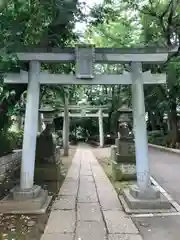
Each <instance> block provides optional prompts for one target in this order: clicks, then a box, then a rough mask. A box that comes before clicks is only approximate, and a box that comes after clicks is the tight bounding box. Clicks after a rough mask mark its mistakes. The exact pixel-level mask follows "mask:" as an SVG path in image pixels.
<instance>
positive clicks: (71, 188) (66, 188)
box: [59, 181, 78, 196]
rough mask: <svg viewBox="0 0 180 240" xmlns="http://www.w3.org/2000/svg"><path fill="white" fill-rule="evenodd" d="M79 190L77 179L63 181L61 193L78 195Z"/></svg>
mask: <svg viewBox="0 0 180 240" xmlns="http://www.w3.org/2000/svg"><path fill="white" fill-rule="evenodd" d="M77 191H78V182H77V181H66V182H64V183H63V185H62V187H61V189H60V191H59V195H65V196H67V195H69V196H72V195H73V196H76V195H77Z"/></svg>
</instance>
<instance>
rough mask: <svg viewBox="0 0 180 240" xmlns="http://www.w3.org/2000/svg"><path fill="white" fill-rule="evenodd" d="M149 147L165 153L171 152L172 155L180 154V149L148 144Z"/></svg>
mask: <svg viewBox="0 0 180 240" xmlns="http://www.w3.org/2000/svg"><path fill="white" fill-rule="evenodd" d="M148 146H149V147H152V148H156V149H159V150H163V151H165V152H171V153H176V154H180V150H179V149H173V148H167V147H162V146H159V145H155V144H150V143H149V144H148Z"/></svg>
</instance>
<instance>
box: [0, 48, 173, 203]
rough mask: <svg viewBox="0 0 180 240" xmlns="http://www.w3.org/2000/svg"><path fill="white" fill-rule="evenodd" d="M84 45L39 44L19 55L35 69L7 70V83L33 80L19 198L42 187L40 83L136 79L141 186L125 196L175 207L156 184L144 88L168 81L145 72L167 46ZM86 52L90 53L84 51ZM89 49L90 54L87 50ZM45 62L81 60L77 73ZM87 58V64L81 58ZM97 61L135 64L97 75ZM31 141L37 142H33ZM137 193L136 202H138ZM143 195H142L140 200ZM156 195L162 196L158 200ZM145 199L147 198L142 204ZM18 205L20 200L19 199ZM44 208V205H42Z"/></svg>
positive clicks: (163, 54)
mask: <svg viewBox="0 0 180 240" xmlns="http://www.w3.org/2000/svg"><path fill="white" fill-rule="evenodd" d="M84 48H85V47H84V46H83V48H82V49H81V47H78V48H76V49H63V50H61V49H55V50H53V49H52V50H51V52H45V51H43V52H42V50H40V49H39V50H38V49H37V50H36V49H33V50H32V51H31V52H29V51H27V50H26V52H23V51H22V52H18V53H16V54H17V57H18V59H19V60H20V61H24V62H29V72H24V71H21V72H20V73H19V74H18V73H14V74H7V76H6V78H5V79H4V82H5V83H7V84H14V83H16V84H17V83H19V84H24V83H26V84H28V91H27V103H26V114H25V126H24V138H23V152H22V161H21V177H20V187H18V188H15V189H14V192H13V197H14V198H16V199H17V198H21V197H22V196H23V199H26V197H27V198H33V197H34V196H36V197H37V194H39V191H40V188H39V187H36V186H34V165H35V164H34V163H35V148H36V134H37V128H38V107H39V94H40V84H48V85H49V84H65V85H68V84H75V85H76V84H80V85H87V84H89V85H94V84H95V85H100V84H103V85H104V84H109V85H113V84H131V85H132V103H133V104H132V105H133V119H134V120H133V121H134V133H135V148H136V171H137V186H135V187H132V188H131V189H130V191H128V192H124V197H125V198H126V201H127V203H128V206H129V207H131V208H133V207H134V206H136V207H137V206H138V207H139V208H141V207H142V208H146V207H147V204H145V202H144V200H145V201H146V202H147V199H148V201H149V202H148V206H150V205H152V202H153V204H154V206H155V205H156V207H157V208H158V207H159V208H162V207H163V206H164V207H165V206H166V208H167V207H169V205H168V204H167V201H165V200H164V202H163V201H162V199H161V196H160V193H159V191H158V190H157V189H155V188H154V187H153V186H151V182H150V171H149V160H148V142H147V130H146V120H145V106H144V91H143V84H163V83H165V82H166V75H165V74H151V73H150V72H149V71H148V72H142V63H146V64H148V63H163V62H165V61H166V60H167V58H168V52H170V51H169V50H167V49H155V48H154V49H148V48H138V49H128V48H127V49H108V48H103V49H101V48H89V47H88V48H89V49H86V50H87V51H85V49H84ZM84 53H85V55H86V56H85V57H84ZM87 54H89V56H87ZM41 62H46V63H51V62H61V63H66V62H75V63H76V74H75V75H73V74H69V75H67V74H50V73H47V72H41V66H40V65H41ZM81 63H82V64H81ZM93 63H99V64H103V63H111V64H113V63H123V64H125V63H126V64H129V65H130V72H124V73H123V74H108V73H107V74H102V75H96V74H95V73H94V69H93ZM30 146H31V147H30ZM132 198H133V201H134V202H133V203H134V204H132V201H131V200H132ZM140 199H141V201H140ZM154 199H155V200H156V201H154ZM141 203H143V204H142V205H141ZM16 205H17V204H16ZM41 208H42V206H41Z"/></svg>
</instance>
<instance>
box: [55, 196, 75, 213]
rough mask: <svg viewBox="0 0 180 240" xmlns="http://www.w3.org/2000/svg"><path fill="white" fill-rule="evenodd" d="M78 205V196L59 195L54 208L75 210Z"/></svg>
mask: <svg viewBox="0 0 180 240" xmlns="http://www.w3.org/2000/svg"><path fill="white" fill-rule="evenodd" d="M75 205H76V196H63V195H62V196H58V197H57V199H56V201H55V202H54V204H53V206H52V210H73V209H75Z"/></svg>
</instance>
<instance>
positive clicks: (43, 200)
mask: <svg viewBox="0 0 180 240" xmlns="http://www.w3.org/2000/svg"><path fill="white" fill-rule="evenodd" d="M51 200H52V197H50V196H48V191H47V190H44V189H42V188H41V187H40V186H37V185H34V186H33V188H32V189H28V190H25V191H24V190H21V189H20V187H15V188H13V189H12V190H11V191H10V193H9V195H7V196H6V197H4V198H3V199H2V200H1V201H0V212H1V213H4V214H43V213H45V212H46V210H47V208H48V206H49V204H50V202H51Z"/></svg>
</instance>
